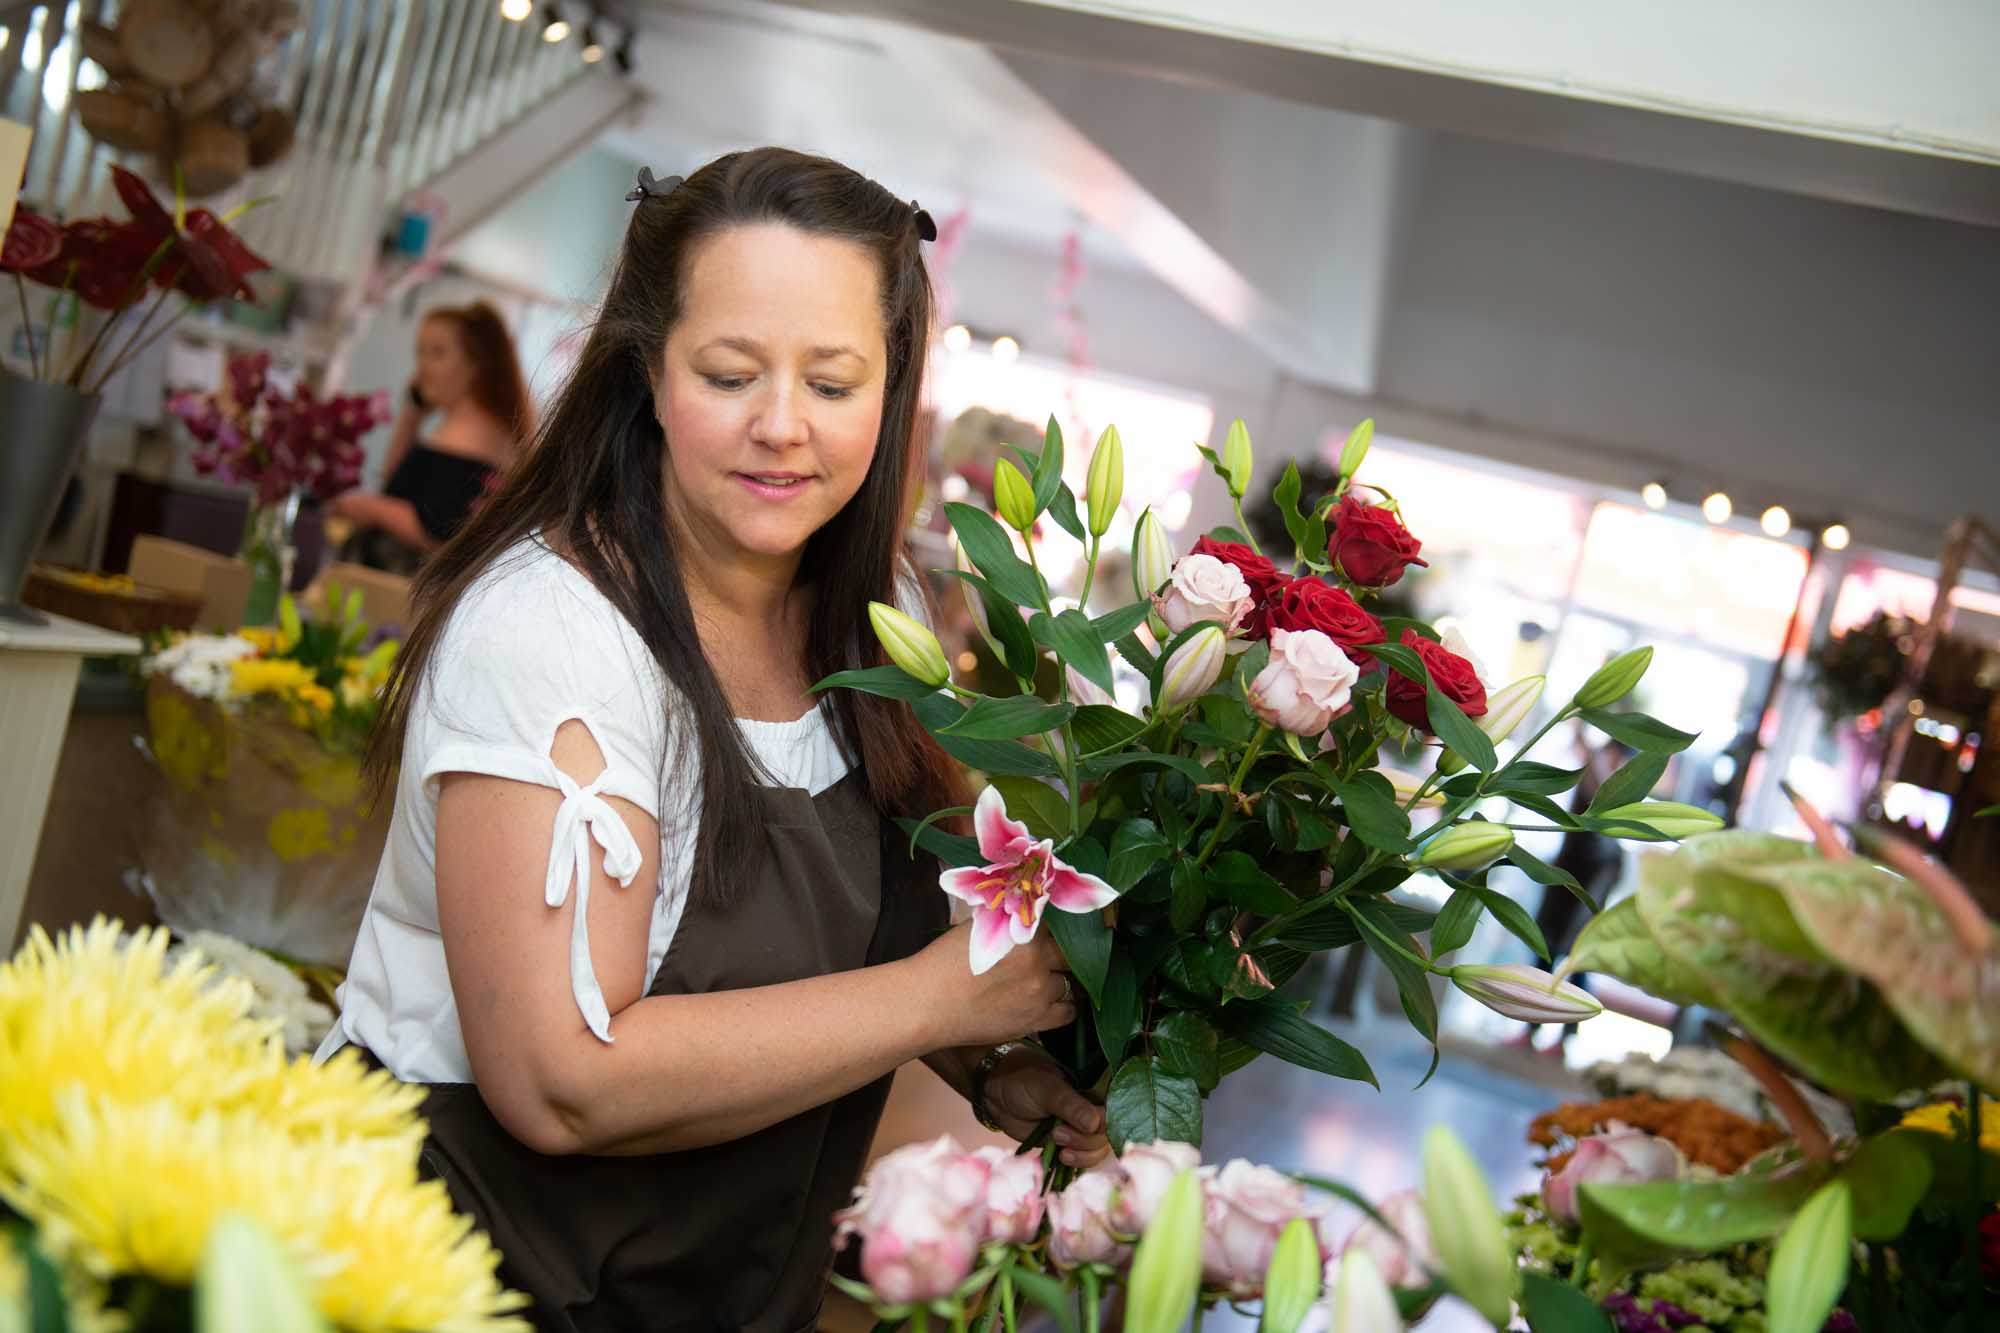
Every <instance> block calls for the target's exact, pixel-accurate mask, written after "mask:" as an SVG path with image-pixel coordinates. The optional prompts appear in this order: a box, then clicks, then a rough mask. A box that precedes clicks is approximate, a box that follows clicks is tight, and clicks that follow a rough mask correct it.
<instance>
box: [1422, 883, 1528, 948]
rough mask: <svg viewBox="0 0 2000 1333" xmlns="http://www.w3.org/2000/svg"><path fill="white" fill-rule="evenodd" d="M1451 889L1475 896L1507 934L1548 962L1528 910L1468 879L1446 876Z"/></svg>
mask: <svg viewBox="0 0 2000 1333" xmlns="http://www.w3.org/2000/svg"><path fill="white" fill-rule="evenodd" d="M1445 879H1446V880H1448V881H1449V882H1450V883H1451V884H1452V886H1453V887H1455V888H1458V889H1463V890H1465V891H1467V892H1470V893H1472V894H1475V895H1477V897H1478V898H1479V901H1480V902H1482V903H1484V904H1486V910H1487V911H1489V912H1491V913H1493V919H1494V920H1496V921H1498V922H1499V923H1500V924H1501V925H1503V926H1505V927H1506V928H1507V933H1508V934H1510V935H1512V936H1513V937H1514V938H1515V939H1517V940H1519V941H1521V943H1523V944H1525V945H1527V946H1528V947H1529V948H1530V949H1533V950H1534V951H1535V955H1536V956H1537V957H1539V958H1540V959H1541V960H1542V961H1543V962H1545V963H1546V962H1548V961H1549V945H1548V941H1547V940H1545V939H1543V938H1542V928H1541V927H1540V926H1538V925H1536V924H1535V918H1534V917H1532V916H1530V915H1529V914H1528V909H1527V908H1525V907H1523V906H1521V904H1519V903H1517V902H1515V901H1514V900H1513V899H1512V898H1509V897H1508V896H1507V895H1506V894H1504V893H1502V892H1500V890H1498V889H1489V888H1487V887H1486V886H1485V885H1484V884H1475V883H1473V882H1472V881H1471V880H1468V879H1458V878H1456V877H1455V876H1451V875H1446V876H1445Z"/></svg>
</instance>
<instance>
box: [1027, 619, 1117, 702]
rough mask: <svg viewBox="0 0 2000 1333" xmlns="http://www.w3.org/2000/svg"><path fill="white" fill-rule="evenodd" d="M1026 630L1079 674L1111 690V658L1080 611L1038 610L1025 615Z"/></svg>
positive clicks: (1102, 642) (1094, 683)
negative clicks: (1056, 613) (1051, 613)
mask: <svg viewBox="0 0 2000 1333" xmlns="http://www.w3.org/2000/svg"><path fill="white" fill-rule="evenodd" d="M1028 632H1029V633H1030V634H1032V635H1034V636H1035V642H1037V643H1039V644H1042V645H1043V646H1045V647H1048V648H1052V649H1054V650H1055V654H1056V656H1057V657H1059V658H1061V659H1062V661H1063V664H1064V665H1065V666H1072V667H1075V668H1076V671H1077V674H1078V675H1080V676H1082V677H1083V678H1084V679H1085V680H1087V681H1089V682H1090V683H1091V684H1093V685H1095V686H1097V688H1098V689H1100V690H1104V691H1105V692H1107V693H1109V692H1110V690H1111V658H1110V657H1109V656H1108V655H1106V653H1105V651H1104V640H1102V639H1100V638H1098V637H1097V631H1096V630H1094V629H1092V628H1091V625H1090V619H1089V617H1087V616H1085V615H1084V614H1083V612H1081V611H1078V610H1076V609H1074V608H1071V609H1070V610H1067V611H1064V612H1062V613H1061V614H1060V615H1057V616H1054V617H1051V616H1049V615H1048V614H1046V613H1045V612H1041V611H1037V612H1035V614H1034V615H1032V616H1030V617H1028Z"/></svg>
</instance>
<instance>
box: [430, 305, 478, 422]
mask: <svg viewBox="0 0 2000 1333" xmlns="http://www.w3.org/2000/svg"><path fill="white" fill-rule="evenodd" d="M471 389H472V358H471V357H469V356H467V355H466V354H465V339H464V338H463V337H461V336H460V335H459V332H458V326H457V325H456V324H454V323H452V322H451V321H450V320H448V319H427V320H425V321H424V322H423V323H422V324H420V325H418V326H417V392H418V393H420V394H422V395H423V396H424V401H425V402H426V403H428V404H430V405H431V406H432V407H451V406H453V405H454V404H456V403H457V402H458V401H459V400H460V399H461V398H463V397H465V395H466V394H467V393H469V392H470V391H471Z"/></svg>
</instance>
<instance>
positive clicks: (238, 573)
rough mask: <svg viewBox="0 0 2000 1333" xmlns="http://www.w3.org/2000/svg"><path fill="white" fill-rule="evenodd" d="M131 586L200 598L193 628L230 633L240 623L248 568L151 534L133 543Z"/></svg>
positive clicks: (231, 559) (246, 598)
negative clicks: (199, 607) (139, 584)
mask: <svg viewBox="0 0 2000 1333" xmlns="http://www.w3.org/2000/svg"><path fill="white" fill-rule="evenodd" d="M128 572H129V573H130V574H131V575H132V580H133V582H135V583H143V584H145V585H146V586H147V587H149V588H164V589H165V590H166V591H168V592H178V593H185V594H187V595H188V596H191V597H199V598H201V601H202V605H201V614H200V615H199V616H197V617H196V618H195V622H194V627H195V628H196V629H198V630H221V631H226V630H233V629H236V628H238V627H239V626H241V625H242V624H243V609H244V607H246V606H248V605H249V604H250V582H251V578H250V566H248V565H246V564H244V563H243V562H242V561H241V560H238V559H236V558H234V557H233V556H226V555H217V554H216V553H215V552H213V551H207V550H203V549H202V548H201V547H199V546H190V545H188V544H187V543H186V542H177V541H171V540H169V539H168V538H165V537H155V536H152V535H150V534H148V535H142V536H139V537H136V538H134V539H133V541H132V563H131V565H130V567H129V569H128Z"/></svg>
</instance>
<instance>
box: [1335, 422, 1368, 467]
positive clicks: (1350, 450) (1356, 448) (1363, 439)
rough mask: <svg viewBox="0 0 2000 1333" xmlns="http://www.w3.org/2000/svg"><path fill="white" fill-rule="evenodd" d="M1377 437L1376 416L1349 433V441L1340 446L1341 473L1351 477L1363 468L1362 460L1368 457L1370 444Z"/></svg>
mask: <svg viewBox="0 0 2000 1333" xmlns="http://www.w3.org/2000/svg"><path fill="white" fill-rule="evenodd" d="M1374 439H1375V418H1374V417H1369V418H1368V419H1367V420H1366V421H1364V422H1362V423H1361V424H1360V425H1358V426H1356V427H1355V428H1354V429H1353V430H1351V431H1349V432H1348V433H1347V443H1346V444H1343V445H1341V446H1340V475H1341V476H1343V477H1351V476H1353V475H1354V474H1355V473H1357V472H1359V471H1360V470H1361V460H1362V459H1364V458H1366V457H1368V446H1369V444H1370V443H1372V442H1373V441H1374Z"/></svg>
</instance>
